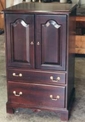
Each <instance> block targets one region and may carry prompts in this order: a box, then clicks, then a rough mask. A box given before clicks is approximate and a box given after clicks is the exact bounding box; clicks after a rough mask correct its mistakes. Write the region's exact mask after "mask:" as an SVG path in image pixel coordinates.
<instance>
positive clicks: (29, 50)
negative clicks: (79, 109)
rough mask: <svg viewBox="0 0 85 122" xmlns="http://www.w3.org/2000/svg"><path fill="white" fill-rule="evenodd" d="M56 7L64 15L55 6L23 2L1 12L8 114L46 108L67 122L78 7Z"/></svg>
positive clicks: (71, 92)
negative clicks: (2, 16) (20, 108)
mask: <svg viewBox="0 0 85 122" xmlns="http://www.w3.org/2000/svg"><path fill="white" fill-rule="evenodd" d="M58 6H60V7H61V8H62V10H59V9H58V8H56V6H55V3H48V4H45V3H41V4H39V3H21V4H19V5H16V6H13V7H11V8H7V9H5V10H4V16H5V31H6V61H7V63H6V64H7V65H6V66H7V90H8V101H7V112H8V113H14V111H15V109H16V108H19V107H23V108H31V109H40V110H43V109H46V110H52V111H53V112H60V113H61V119H62V120H68V119H69V113H70V108H71V105H72V102H73V100H74V96H75V88H74V64H75V61H74V51H73V50H74V36H75V35H74V31H75V15H76V5H73V4H71V5H70V4H59V5H57V7H58ZM65 6H66V7H65ZM43 8H44V9H43ZM66 8H67V9H66ZM45 10H46V11H45Z"/></svg>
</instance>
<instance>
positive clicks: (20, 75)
mask: <svg viewBox="0 0 85 122" xmlns="http://www.w3.org/2000/svg"><path fill="white" fill-rule="evenodd" d="M12 75H13V76H14V77H22V74H21V73H19V75H17V74H16V73H13V74H12Z"/></svg>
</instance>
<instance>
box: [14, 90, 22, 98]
mask: <svg viewBox="0 0 85 122" xmlns="http://www.w3.org/2000/svg"><path fill="white" fill-rule="evenodd" d="M13 94H14V95H15V96H17V97H19V96H21V95H22V92H21V91H20V92H19V94H17V93H16V91H13Z"/></svg>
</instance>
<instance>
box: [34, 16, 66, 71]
mask: <svg viewBox="0 0 85 122" xmlns="http://www.w3.org/2000/svg"><path fill="white" fill-rule="evenodd" d="M36 57H37V58H36V68H38V69H39V68H42V69H53V70H65V68H66V67H65V59H66V15H47V16H45V15H43V16H41V15H38V16H37V17H36Z"/></svg>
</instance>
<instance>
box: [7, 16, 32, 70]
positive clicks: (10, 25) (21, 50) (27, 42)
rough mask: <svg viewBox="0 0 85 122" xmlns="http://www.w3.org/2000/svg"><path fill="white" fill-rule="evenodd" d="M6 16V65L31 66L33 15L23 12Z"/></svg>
mask: <svg viewBox="0 0 85 122" xmlns="http://www.w3.org/2000/svg"><path fill="white" fill-rule="evenodd" d="M6 16H7V19H6V22H7V26H6V30H7V35H8V36H7V47H9V48H8V49H7V51H8V52H7V56H8V66H16V67H27V68H28V67H29V68H33V67H34V16H33V15H23V14H19V15H17V14H12V15H6ZM9 52H10V53H9ZM8 54H9V55H8Z"/></svg>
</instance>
